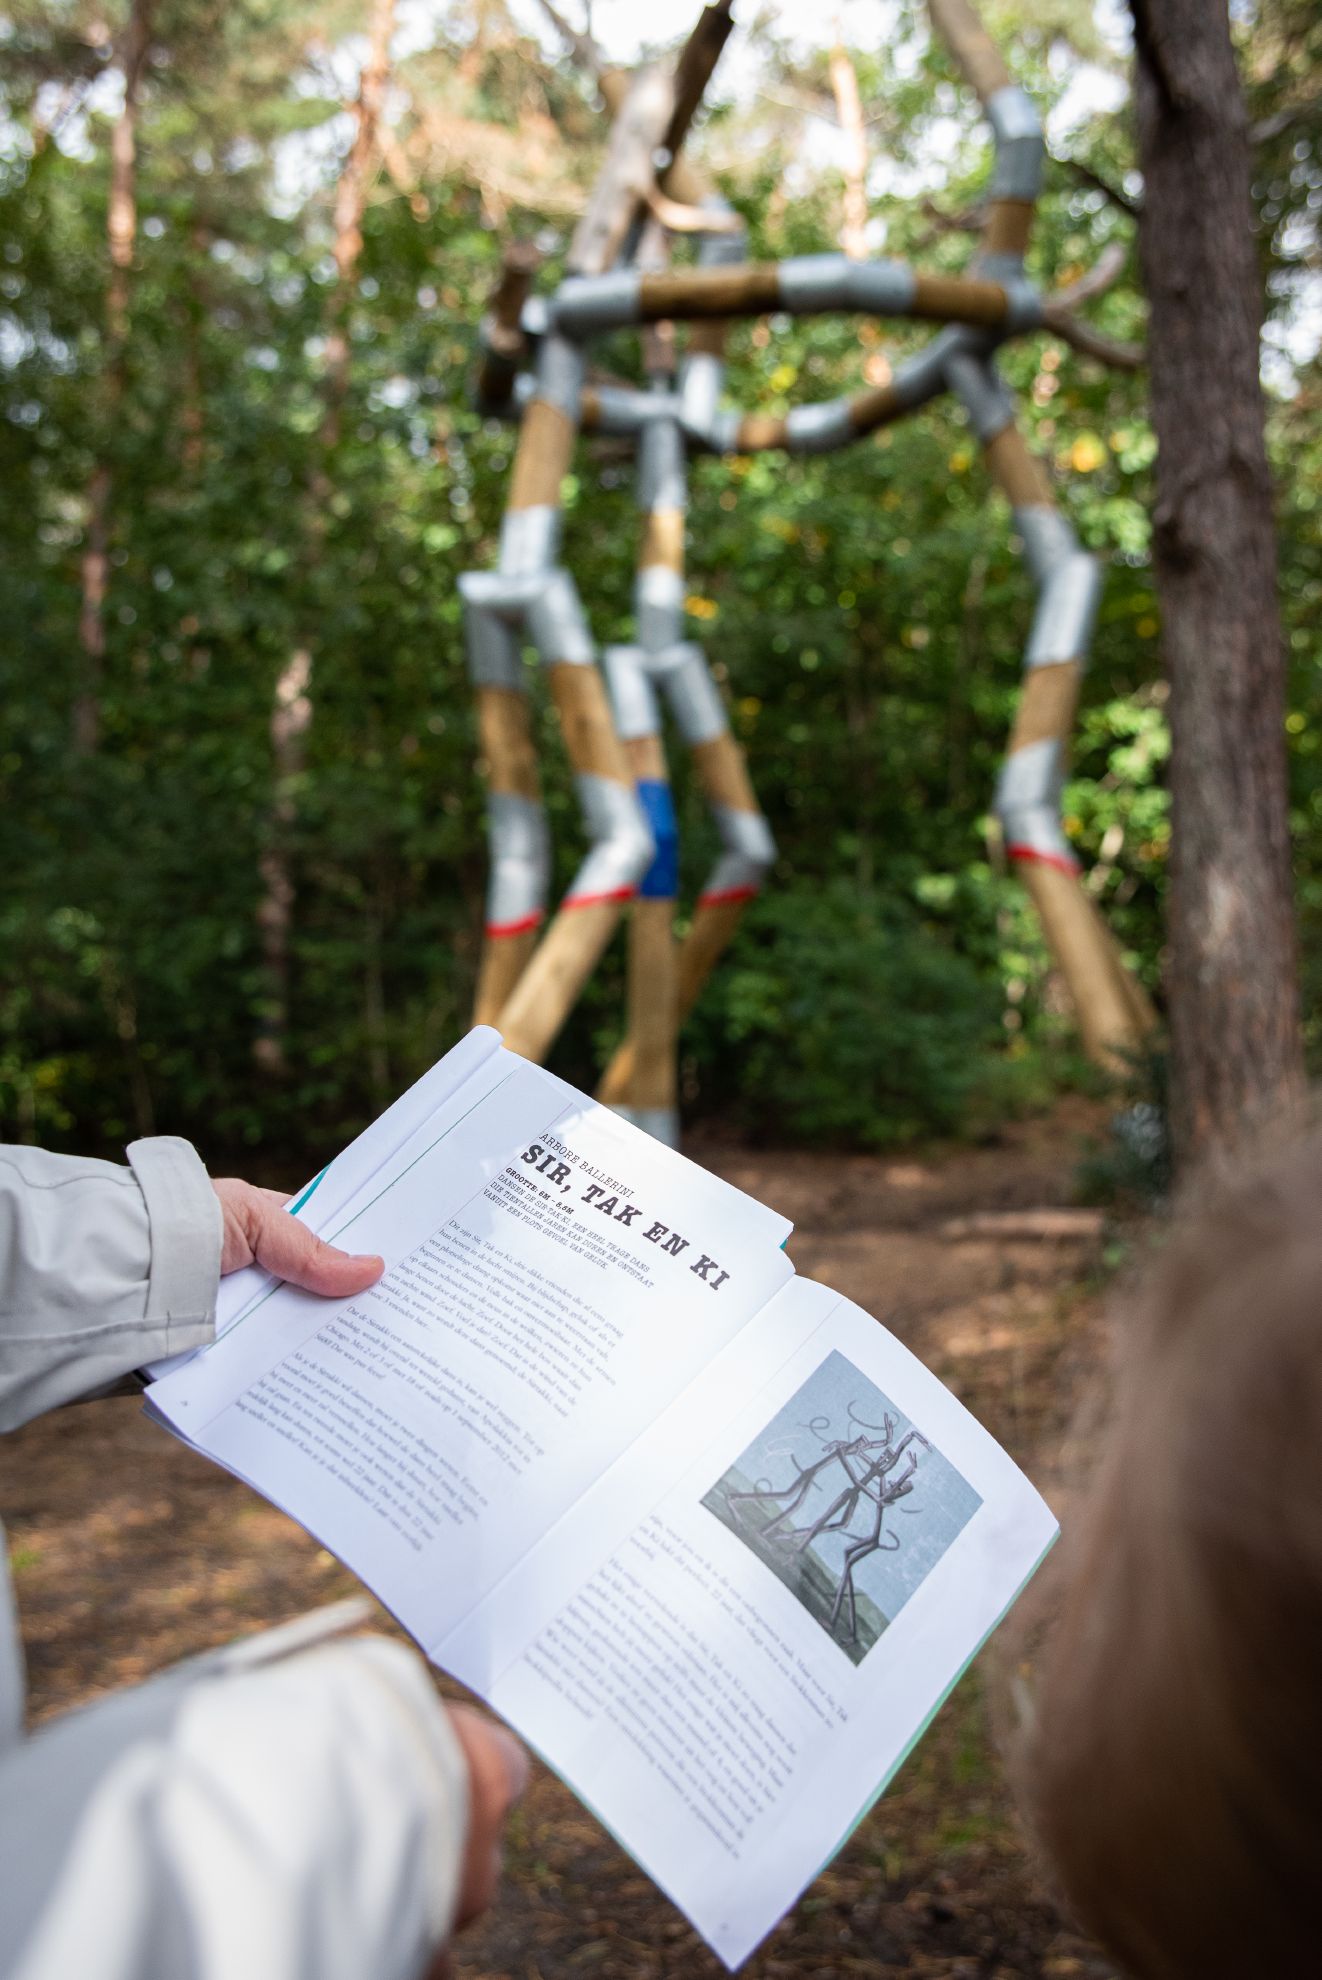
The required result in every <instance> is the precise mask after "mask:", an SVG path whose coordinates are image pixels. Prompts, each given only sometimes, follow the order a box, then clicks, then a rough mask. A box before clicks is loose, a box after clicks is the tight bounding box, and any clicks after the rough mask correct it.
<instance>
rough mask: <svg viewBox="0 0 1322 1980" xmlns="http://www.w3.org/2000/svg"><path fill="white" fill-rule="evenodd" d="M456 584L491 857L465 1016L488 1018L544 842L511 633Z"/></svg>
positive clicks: (530, 910)
mask: <svg viewBox="0 0 1322 1980" xmlns="http://www.w3.org/2000/svg"><path fill="white" fill-rule="evenodd" d="M460 589H461V591H462V592H464V594H465V595H464V613H465V629H466V633H467V640H468V654H469V669H470V673H471V675H472V679H473V684H474V688H475V691H476V696H477V726H478V737H479V747H480V751H481V760H482V763H483V765H484V767H485V771H486V778H487V832H488V842H489V846H490V859H491V871H490V877H489V880H488V883H487V914H486V927H485V931H484V937H483V946H482V962H481V966H480V969H479V971H478V980H477V997H476V1001H475V1004H474V1009H473V1022H474V1024H494V1023H495V1022H496V1020H497V1018H498V1017H499V1015H500V1012H501V1010H502V1008H503V1007H504V1005H505V1003H506V1000H507V999H508V997H509V995H510V992H511V991H512V990H513V988H514V985H515V984H516V983H517V982H518V979H519V977H520V975H521V974H522V972H523V969H524V966H525V965H526V963H527V961H528V958H529V957H530V956H531V954H532V952H533V949H534V948H535V946H536V943H537V931H538V929H539V928H540V926H541V923H542V919H543V916H544V914H545V911H546V886H547V877H548V872H549V867H550V847H549V842H548V839H547V831H546V814H545V811H544V809H543V806H542V799H541V789H540V784H539V780H538V775H537V757H536V752H535V750H534V748H533V742H532V733H531V727H530V724H529V719H528V696H527V693H526V691H525V689H524V686H523V680H522V668H521V666H520V664H519V655H518V648H517V644H516V640H515V635H514V633H513V631H512V629H511V628H510V626H509V625H507V624H506V623H505V622H504V620H503V619H502V618H501V617H500V615H499V613H497V612H495V611H493V610H492V609H491V607H489V606H487V605H484V604H482V603H481V602H480V601H479V600H475V599H473V598H471V597H470V596H469V595H468V593H469V590H470V585H469V581H468V580H466V579H461V580H460Z"/></svg>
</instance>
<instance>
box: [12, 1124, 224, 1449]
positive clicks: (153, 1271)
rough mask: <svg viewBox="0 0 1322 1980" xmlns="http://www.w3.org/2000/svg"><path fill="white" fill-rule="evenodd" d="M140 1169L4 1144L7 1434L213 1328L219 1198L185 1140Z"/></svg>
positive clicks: (138, 1151)
mask: <svg viewBox="0 0 1322 1980" xmlns="http://www.w3.org/2000/svg"><path fill="white" fill-rule="evenodd" d="M128 1158H129V1160H128V1167H127V1168H123V1167H120V1166H119V1165H118V1164H117V1163H114V1162H98V1161H95V1160H87V1159H83V1158H79V1157H75V1156H69V1155H48V1154H46V1153H45V1152H44V1151H43V1150H41V1149H38V1148H19V1147H12V1146H9V1145H7V1144H4V1145H0V1430H13V1429H15V1428H17V1426H18V1425H19V1424H20V1423H26V1422H27V1421H28V1419H29V1418H30V1417H33V1416H39V1415H40V1414H41V1413H42V1411H43V1410H47V1409H54V1408H55V1407H57V1405H59V1404H60V1403H66V1402H71V1401H73V1400H74V1399H75V1398H76V1397H78V1396H85V1395H89V1394H92V1393H94V1392H95V1391H96V1390H98V1389H102V1388H105V1387H107V1386H108V1385H109V1384H110V1383H113V1382H116V1381H118V1380H119V1378H120V1377H121V1376H123V1375H126V1374H128V1373H130V1371H131V1370H133V1369H135V1368H140V1367H142V1366H143V1365H144V1363H146V1362H149V1361H154V1360H157V1359H159V1358H161V1357H163V1356H165V1355H168V1354H175V1353H178V1352H179V1351H181V1350H182V1349H184V1348H195V1347H203V1346H205V1344H206V1343H207V1342H208V1341H209V1340H210V1339H211V1337H212V1333H213V1331H214V1313H215V1302H216V1287H217V1285H218V1283H219V1279H220V1246H221V1214H220V1204H219V1202H218V1200H217V1198H216V1194H215V1191H214V1190H213V1189H212V1187H211V1183H210V1180H209V1178H208V1176H207V1172H206V1170H205V1169H204V1168H203V1166H202V1163H201V1161H200V1159H199V1157H198V1156H197V1154H196V1153H195V1152H194V1150H193V1149H192V1147H191V1146H190V1145H189V1143H188V1142H186V1141H180V1140H177V1139H176V1138H175V1137H174V1136H172V1135H160V1136H157V1137H155V1138H153V1139H152V1140H150V1141H135V1142H134V1143H133V1145H132V1146H131V1148H130V1149H129V1151H128Z"/></svg>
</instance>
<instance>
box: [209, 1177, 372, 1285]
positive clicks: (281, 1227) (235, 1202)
mask: <svg viewBox="0 0 1322 1980" xmlns="http://www.w3.org/2000/svg"><path fill="white" fill-rule="evenodd" d="M211 1187H212V1188H213V1189H214V1190H215V1192H216V1195H217V1196H218V1197H219V1198H220V1214H221V1217H222V1218H223V1220H224V1227H225V1230H224V1237H223V1239H222V1241H221V1250H220V1273H221V1277H222V1278H224V1276H225V1275H226V1273H228V1272H237V1271H238V1270H239V1269H240V1267H241V1266H244V1265H261V1266H263V1267H264V1268H265V1270H266V1271H268V1272H272V1273H274V1275H275V1277H276V1278H277V1279H287V1280H288V1281H289V1283H290V1285H291V1286H303V1287H305V1288H306V1289H307V1291H308V1292H315V1293H324V1294H325V1295H326V1297H327V1298H328V1299H345V1298H347V1297H348V1295H349V1294H350V1293H358V1292H366V1290H367V1288H368V1287H369V1286H374V1285H375V1284H376V1282H377V1280H378V1279H379V1278H380V1277H381V1274H382V1273H383V1272H384V1271H385V1269H386V1268H385V1261H384V1259H381V1258H369V1257H360V1258H355V1257H351V1256H350V1254H349V1253H348V1252H347V1251H337V1250H336V1249H335V1246H334V1245H333V1244H327V1243H326V1242H325V1241H324V1240H323V1239H322V1238H319V1237H314V1236H313V1235H312V1232H311V1231H310V1230H309V1229H308V1227H307V1225H306V1224H300V1223H299V1221H298V1218H297V1217H291V1216H290V1215H289V1213H288V1212H287V1211H286V1209H285V1207H284V1206H285V1204H286V1203H288V1201H289V1198H288V1197H287V1196H282V1195H281V1193H280V1191H279V1190H278V1189H258V1188H256V1187H255V1185H254V1184H252V1183H246V1182H240V1181H239V1179H238V1177H237V1176H226V1177H225V1178H224V1179H223V1180H222V1181H220V1182H215V1181H213V1182H212V1185H211Z"/></svg>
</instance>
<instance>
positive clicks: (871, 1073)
mask: <svg viewBox="0 0 1322 1980" xmlns="http://www.w3.org/2000/svg"><path fill="white" fill-rule="evenodd" d="M718 1013H719V1015H718ZM999 1017H1000V1009H999V998H998V997H997V995H996V993H995V990H994V988H993V985H992V983H991V982H990V980H989V979H988V978H987V977H986V976H985V975H982V974H980V973H979V971H978V970H977V969H976V968H975V967H974V965H973V964H972V963H971V962H970V961H969V960H968V959H967V957H965V956H962V955H960V954H958V953H957V952H956V951H955V950H954V949H952V948H951V947H950V946H949V944H948V943H947V942H945V941H943V940H942V939H941V938H940V936H939V935H938V934H937V933H936V931H935V930H934V929H933V928H932V927H931V926H930V925H928V924H926V923H924V922H923V920H921V919H920V917H919V915H918V913H917V911H916V909H914V908H913V907H910V906H906V905H905V904H904V903H903V902H902V901H900V900H897V899H896V898H894V897H884V896H883V897H878V896H875V895H867V894H862V893H860V892H859V891H857V890H856V889H855V888H854V887H853V886H852V885H851V884H850V883H849V882H847V881H839V880H837V881H834V882H831V883H828V884H827V885H826V886H824V887H822V888H816V889H812V890H809V889H808V888H798V889H796V890H795V891H793V892H792V893H785V894H772V895H769V896H766V897H764V898H763V899H762V900H761V901H759V902H758V904H757V907H756V908H755V910H754V911H753V912H752V914H751V915H750V917H749V925H748V928H747V931H746V934H745V936H744V939H743V940H742V942H741V944H740V947H739V951H738V953H737V955H736V956H735V957H734V958H733V960H732V961H731V962H730V964H729V966H728V967H727V969H726V971H725V975H724V979H723V981H722V983H721V985H720V990H719V997H718V999H714V1000H713V1008H712V1010H710V1011H709V1012H707V1013H706V1014H704V1015H703V1016H702V1017H700V1018H699V1019H698V1020H697V1021H696V1022H695V1025H694V1034H695V1036H694V1048H693V1049H694V1051H695V1053H696V1054H697V1055H699V1056H700V1057H701V1058H702V1059H703V1060H704V1061H705V1063H706V1064H707V1066H708V1068H709V1071H708V1075H707V1078H706V1079H705V1080H704V1090H705V1091H706V1089H708V1088H716V1089H717V1090H718V1091H719V1090H720V1089H721V1088H724V1089H725V1090H726V1092H727V1093H728V1105H729V1106H730V1108H731V1111H732V1112H733V1113H734V1114H735V1116H736V1118H737V1119H739V1120H740V1121H741V1122H742V1123H743V1124H744V1125H745V1126H746V1127H748V1128H750V1129H755V1130H757V1131H758V1132H759V1133H765V1134H769V1135H771V1136H773V1137H774V1138H776V1139H780V1140H786V1141H801V1142H827V1143H831V1144H835V1145H841V1144H844V1145H849V1146H855V1147H860V1148H879V1147H884V1146H886V1145H888V1144H890V1143H893V1142H904V1141H912V1140H914V1139H915V1138H917V1137H919V1136H927V1135H932V1134H950V1133H955V1132H957V1131H958V1130H959V1129H961V1128H962V1127H964V1126H965V1124H966V1122H967V1119H968V1114H969V1110H970V1106H971V1104H972V1100H973V1097H974V1093H975V1090H976V1088H977V1085H978V1081H979V1076H980V1072H981V1069H982V1067H983V1064H984V1063H985V1059H986V1056H987V1053H988V1050H989V1047H990V1046H991V1044H992V1042H993V1040H994V1039H995V1037H996V1033H997V1027H998V1022H999ZM717 1026H719V1030H718V1031H717V1035H716V1037H715V1038H713V1037H711V1035H710V1034H711V1033H712V1031H713V1030H714V1029H715V1028H716V1027H717ZM704 1044H705V1045H706V1051H705V1052H704ZM723 1072H724V1077H722V1074H723Z"/></svg>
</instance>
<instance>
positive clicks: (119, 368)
mask: <svg viewBox="0 0 1322 1980" xmlns="http://www.w3.org/2000/svg"><path fill="white" fill-rule="evenodd" d="M154 6H155V0H133V5H132V7H131V9H130V11H129V18H128V21H127V23H126V25H125V29H124V38H123V41H122V43H121V46H120V49H119V66H120V69H121V70H122V72H123V76H124V105H123V108H122V109H121V111H120V113H119V116H118V117H117V118H116V120H115V127H114V130H113V131H112V132H111V137H110V192H109V198H108V200H107V203H106V239H107V245H108V247H109V250H110V275H109V279H108V281H107V283H106V313H105V362H104V365H103V368H102V374H101V386H100V401H101V413H102V418H103V420H104V425H103V428H102V432H101V435H100V439H99V442H98V444H99V446H100V447H101V448H103V449H104V448H107V447H108V446H109V442H110V436H111V434H112V432H113V429H114V425H115V421H116V420H117V419H118V417H119V413H120V408H121V406H122V403H123V398H124V363H125V358H126V355H127V352H128V334H129V287H130V282H131V277H132V270H133V249H134V245H135V243H136V241H137V236H138V204H137V151H138V103H139V98H140V94H141V88H142V72H143V69H144V68H145V66H146V62H147V48H148V44H149V41H150V37H151V21H152V13H153V11H154ZM113 492H114V477H113V475H112V473H111V469H110V462H109V460H108V459H107V458H106V456H105V454H104V453H103V455H102V458H101V459H100V460H99V461H98V462H97V464H96V466H95V467H94V468H93V470H92V477H91V480H90V481H89V483H88V487H87V523H86V527H85V530H84V533H83V555H82V564H81V571H80V578H81V586H82V606H81V609H80V611H79V615H78V644H79V647H80V648H81V652H82V678H81V679H80V681H79V684H78V691H77V693H76V695H75V696H74V704H73V722H72V730H71V735H70V744H71V747H72V749H73V753H74V755H75V756H91V755H93V754H94V752H95V751H96V750H97V748H98V747H99V746H100V741H101V684H102V676H103V674H104V672H105V656H106V590H107V584H108V580H109V575H110V523H111V498H112V495H113Z"/></svg>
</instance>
